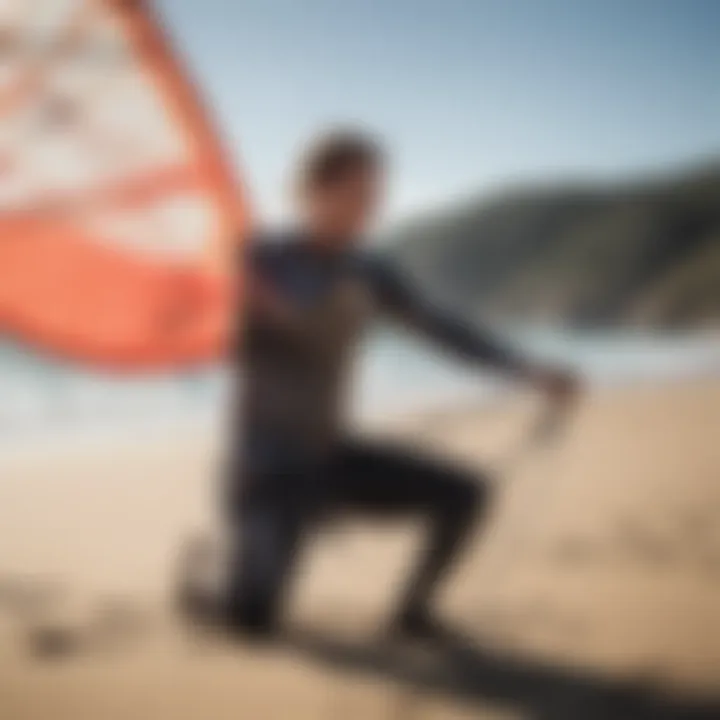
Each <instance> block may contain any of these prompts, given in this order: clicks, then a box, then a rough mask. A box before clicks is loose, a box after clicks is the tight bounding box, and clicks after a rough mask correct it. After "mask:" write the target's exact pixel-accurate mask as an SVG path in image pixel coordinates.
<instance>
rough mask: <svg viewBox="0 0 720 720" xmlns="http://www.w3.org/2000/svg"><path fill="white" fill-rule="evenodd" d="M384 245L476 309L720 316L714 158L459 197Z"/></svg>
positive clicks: (707, 319) (523, 318)
mask: <svg viewBox="0 0 720 720" xmlns="http://www.w3.org/2000/svg"><path fill="white" fill-rule="evenodd" d="M389 247H390V252H391V253H393V254H394V255H396V256H397V257H398V258H399V259H400V261H401V262H402V264H403V265H405V266H406V267H407V268H408V269H409V270H410V271H411V272H412V273H413V274H415V275H417V276H419V278H420V279H421V280H422V281H423V282H424V283H425V284H426V285H427V286H429V287H430V289H431V291H432V292H433V293H434V294H435V295H437V296H439V297H441V298H442V299H443V300H444V301H445V302H450V303H451V304H453V305H455V306H457V307H460V308H462V309H463V310H464V311H465V312H466V313H469V314H471V315H473V316H475V317H478V318H480V317H482V318H486V319H488V318H489V319H495V318H501V319H512V320H515V321H520V322H545V321H548V320H551V321H556V320H559V321H562V322H564V323H567V324H571V325H579V326H642V327H687V326H693V327H697V326H706V325H720V164H717V165H714V166H709V167H706V168H702V169H698V170H695V171H693V172H687V173H682V174H680V173H678V174H677V175H676V176H674V177H665V178H655V179H652V180H646V181H638V182H634V183H627V184H625V185H624V186H618V187H610V186H601V185H597V186H593V185H590V184H584V185H582V186H580V185H577V184H576V185H572V186H570V185H568V186H558V187H554V188H542V189H534V188H525V189H521V190H517V191H514V192H507V193H505V194H503V195H501V196H498V197H495V198H493V199H490V200H488V199H483V198H480V199H478V200H471V201H467V202H465V203H463V204H462V205H460V206H457V207H454V208H450V209H448V210H447V211H445V212H442V213H438V214H435V215H430V216H427V217H422V218H418V219H416V220H414V221H412V222H410V223H406V224H405V225H403V226H402V227H400V228H397V229H396V230H395V231H394V232H393V233H392V234H391V236H390V238H389Z"/></svg>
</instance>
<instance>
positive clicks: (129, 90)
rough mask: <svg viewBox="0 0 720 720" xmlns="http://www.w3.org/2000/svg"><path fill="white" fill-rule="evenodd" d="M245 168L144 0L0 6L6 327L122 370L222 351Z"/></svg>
mask: <svg viewBox="0 0 720 720" xmlns="http://www.w3.org/2000/svg"><path fill="white" fill-rule="evenodd" d="M246 224H247V214H246V212H245V207H244V205H243V202H242V196H241V192H240V188H239V185H238V183H237V182H236V180H235V178H234V177H233V174H232V172H231V170H230V169H229V167H228V164H227V162H226V159H225V154H224V153H223V150H222V148H221V147H220V144H219V142H218V140H217V137H216V134H215V133H214V131H213V129H212V127H211V125H210V123H209V122H208V119H207V116H206V115H205V113H204V112H203V110H202V107H201V104H200V102H199V100H198V98H197V96H196V94H195V92H194V91H193V88H192V87H191V85H190V83H189V81H188V80H187V78H186V77H185V75H184V73H183V72H182V70H181V68H180V66H179V64H178V62H177V60H176V57H175V55H174V53H173V52H172V50H171V49H170V46H169V44H168V42H167V40H166V39H165V37H164V35H163V32H162V30H161V28H160V25H159V24H158V22H157V21H156V20H155V19H154V18H153V16H152V14H151V12H150V10H149V8H148V6H147V4H146V3H144V2H138V1H137V0H136V1H128V0H125V1H124V2H123V1H121V0H115V1H111V0H71V1H69V2H68V1H65V2H57V0H4V2H3V3H2V6H0V333H5V334H12V335H15V336H17V337H19V338H21V339H22V340H23V341H24V342H26V343H30V344H32V345H34V346H36V347H38V348H40V349H41V350H43V351H45V352H48V353H52V354H55V355H61V356H64V357H69V358H72V359H74V360H77V361H81V362H84V363H87V364H90V365H95V366H104V367H112V368H119V369H123V370H126V371H132V370H136V369H137V370H139V369H145V368H149V367H158V368H161V367H168V368H169V367H176V366H181V365H187V364H191V363H198V362H203V361H208V360H212V359H215V358H218V357H219V356H220V355H221V354H222V352H223V348H224V345H225V340H226V336H227V329H228V317H229V309H230V282H229V279H230V274H229V269H230V267H231V263H230V258H231V250H232V248H233V245H234V244H235V243H236V242H237V240H238V238H240V237H241V236H242V234H243V233H244V231H245V229H246Z"/></svg>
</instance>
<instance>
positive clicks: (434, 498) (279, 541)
mask: <svg viewBox="0 0 720 720" xmlns="http://www.w3.org/2000/svg"><path fill="white" fill-rule="evenodd" d="M246 263H247V266H246V268H245V272H246V273H247V274H248V275H249V276H250V277H251V278H255V279H257V280H259V281H261V282H262V283H263V284H264V285H265V286H266V287H268V288H271V289H272V291H273V292H274V293H275V295H276V296H277V297H278V298H279V299H281V300H282V301H283V302H284V303H285V304H286V305H287V306H288V307H290V308H292V309H293V312H294V322H293V323H292V325H290V326H289V325H284V324H282V323H278V322H276V320H275V319H273V318H272V317H270V316H269V315H267V314H266V313H265V312H264V311H263V309H262V306H261V305H260V304H259V303H258V304H257V305H256V304H255V302H254V300H253V295H252V293H250V294H249V295H248V296H247V299H246V300H245V303H244V305H243V311H244V314H243V317H242V318H241V324H242V327H243V331H242V337H241V338H239V340H240V342H239V343H238V358H237V361H238V365H239V368H240V371H241V373H242V375H243V383H242V387H243V392H242V397H241V399H240V400H239V402H238V410H239V413H238V416H237V423H238V428H237V434H236V435H235V438H234V440H236V441H238V442H237V443H236V444H235V443H234V447H233V456H232V458H231V460H232V461H231V465H230V468H231V469H230V472H229V475H230V477H229V478H228V480H229V483H230V490H231V494H230V497H229V504H230V506H231V511H232V512H231V517H232V518H233V527H234V530H235V532H236V537H237V540H238V542H237V544H236V554H235V556H234V559H233V562H232V568H231V582H230V585H229V587H228V597H227V601H228V604H229V608H230V611H231V614H232V615H233V616H234V617H235V619H236V620H237V622H238V623H240V624H243V623H244V624H246V625H248V624H252V623H256V624H257V623H261V624H262V623H271V622H272V621H273V620H274V618H275V615H276V614H277V611H278V606H279V602H280V600H281V599H282V596H283V593H282V589H283V587H284V585H285V580H286V579H287V576H288V571H289V570H290V568H291V565H292V560H293V557H294V554H295V551H296V549H297V547H298V540H299V539H300V537H301V535H302V534H303V532H304V531H305V530H307V529H308V526H309V525H311V524H312V521H313V520H314V519H315V518H316V517H317V515H318V513H322V512H333V511H337V510H353V511H365V512H369V513H372V514H378V513H383V514H387V513H393V514H400V513H416V514H419V515H426V516H427V517H428V518H429V519H430V521H431V542H430V547H429V550H428V552H427V553H426V555H425V557H424V558H423V559H422V561H421V562H420V564H419V567H418V569H417V571H416V572H415V573H414V575H413V577H412V578H411V582H410V586H409V589H408V592H407V596H406V597H405V606H404V607H405V610H406V611H412V610H413V609H416V608H419V607H421V606H422V605H424V603H425V602H426V601H427V600H428V598H429V595H430V592H431V590H432V589H433V587H434V585H435V583H436V581H437V579H438V578H439V576H440V574H441V572H442V571H443V569H444V568H445V567H446V566H447V565H448V564H449V561H450V560H451V559H452V557H453V556H454V554H455V552H456V550H457V548H458V547H459V545H460V543H461V541H462V540H463V539H464V538H465V537H466V536H467V534H468V531H469V529H470V528H471V527H472V526H473V524H474V523H473V521H474V520H475V519H476V517H477V515H478V511H479V509H481V508H483V507H484V506H485V505H486V503H485V502H484V496H485V493H486V491H487V485H486V483H484V482H483V481H482V479H481V478H475V477H471V476H469V475H468V474H467V473H466V472H464V471H461V470H458V469H456V468H453V467H448V466H447V465H446V464H444V463H440V462H438V461H436V460H435V459H430V458H420V457H419V456H418V455H417V453H415V452H411V451H409V450H407V449H405V450H403V449H402V448H397V447H396V446H393V447H390V446H386V445H380V444H377V443H370V442H368V441H360V440H359V439H356V438H353V437H350V436H349V435H348V434H347V433H346V432H345V427H344V412H345V402H346V391H347V380H348V376H349V372H350V370H351V364H352V360H353V358H354V357H355V356H356V354H357V353H356V349H357V346H358V343H359V342H360V341H361V340H362V338H363V334H364V332H365V331H366V330H367V329H368V327H369V325H370V323H371V322H372V321H374V320H376V319H378V318H388V319H395V320H397V321H399V322H402V323H403V324H404V325H405V326H407V327H410V328H412V329H414V330H416V331H418V332H420V333H422V334H423V335H424V336H425V337H427V338H428V339H429V340H431V341H433V342H435V343H437V344H439V345H441V346H442V347H444V348H446V349H447V350H450V351H452V352H454V353H456V354H457V355H459V356H460V357H461V358H463V359H465V360H470V361H476V362H478V363H482V364H483V365H486V366H490V367H491V368H493V367H494V368H496V369H498V370H502V371H505V372H509V373H513V372H520V371H521V370H522V362H521V361H520V360H519V359H518V358H517V357H516V356H515V355H514V354H513V353H512V352H511V351H509V350H507V349H505V348H503V347H502V346H501V345H500V344H499V343H497V342H496V341H495V340H494V339H492V338H491V337H489V336H488V335H487V334H486V333H484V332H479V331H477V330H476V329H474V328H471V327H469V326H467V325H466V324H464V323H462V322H459V321H457V320H455V319H453V318H452V317H450V316H448V315H446V314H445V313H443V312H441V311H439V310H438V309H437V308H436V306H435V305H434V304H433V303H430V302H428V301H426V300H425V299H424V298H423V297H422V294H420V293H418V292H417V291H416V289H415V288H414V286H413V284H412V283H411V282H409V281H408V280H407V279H406V278H405V277H403V275H402V274H401V273H400V271H399V270H397V269H396V268H394V267H393V266H392V265H391V264H389V263H388V262H387V261H384V260H381V259H379V258H378V257H375V256H372V255H370V254H362V253H356V252H354V251H350V252H345V251H342V252H335V251H332V250H327V249H325V248H324V247H323V246H322V245H321V244H320V243H317V242H313V239H312V238H311V237H308V236H306V235H304V234H303V233H301V232H290V233H286V234H285V235H275V236H272V235H271V236H263V237H258V238H256V239H255V240H254V241H253V242H252V243H251V245H250V248H249V252H248V254H247V256H246Z"/></svg>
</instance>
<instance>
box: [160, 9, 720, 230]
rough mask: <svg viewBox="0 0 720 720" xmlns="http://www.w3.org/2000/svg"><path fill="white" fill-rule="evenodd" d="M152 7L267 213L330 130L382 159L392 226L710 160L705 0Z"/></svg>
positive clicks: (712, 67) (717, 28) (711, 97)
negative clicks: (381, 147)
mask: <svg viewBox="0 0 720 720" xmlns="http://www.w3.org/2000/svg"><path fill="white" fill-rule="evenodd" d="M157 4H158V5H159V9H160V12H161V13H162V16H163V18H164V20H165V22H166V24H167V27H168V29H169V31H170V33H171V35H172V36H173V38H174V39H175V42H176V44H177V46H178V47H179V48H181V49H182V50H183V52H184V56H185V60H186V62H187V63H188V64H189V67H190V69H191V71H192V75H193V76H194V77H195V79H196V80H197V81H198V83H199V85H200V87H201V89H202V93H203V95H204V97H205V98H206V100H208V102H209V103H210V105H211V107H212V109H213V111H214V114H215V117H216V122H217V124H218V126H219V128H220V129H221V132H222V135H223V136H224V138H225V140H226V143H227V145H228V147H229V148H230V150H231V151H232V153H233V154H234V158H235V161H236V163H237V165H238V167H239V168H240V170H241V172H242V175H243V177H244V179H245V181H246V183H247V185H248V187H249V192H250V195H251V198H252V201H253V202H254V204H255V205H256V207H257V208H258V209H259V211H260V214H261V215H262V216H264V217H267V218H276V217H281V216H282V215H283V213H284V210H285V208H286V207H287V195H288V193H287V187H288V178H289V172H290V170H291V167H292V161H293V158H294V157H295V156H296V155H297V152H298V150H299V149H300V148H301V147H302V144H303V143H304V142H305V141H307V139H308V138H309V137H311V136H312V135H313V134H315V133H316V132H317V131H319V130H321V129H323V128H325V127H328V126H332V125H336V124H343V125H346V124H351V123H352V124H355V123H359V124H362V125H363V126H367V127H368V128H370V129H372V130H373V131H374V132H376V133H378V134H379V135H380V136H381V137H382V138H383V139H384V141H385V143H386V145H387V146H388V147H389V149H390V151H391V155H392V158H393V169H394V173H393V188H394V189H393V193H392V197H391V201H390V203H389V207H388V219H389V220H393V219H397V218H401V217H404V216H407V215H409V214H412V213H413V212H415V211H417V210H418V209H421V208H426V207H428V206H441V205H443V204H444V203H447V202H448V201H450V200H451V199H453V198H456V197H458V196H466V195H468V194H473V193H485V192H492V191H493V190H494V189H495V188H497V187H498V186H504V185H508V184H512V183H513V182H517V181H530V182H534V181H545V180H547V179H553V178H563V177H578V176H581V177H602V178H607V177H610V178H611V177H620V176H623V175H627V174H629V173H638V172H640V173H642V172H647V171H652V170H655V169H663V168H666V167H667V168H672V167H675V166H681V167H682V166H684V165H686V164H691V163H692V162H694V161H697V160H706V159H707V158H708V157H709V156H711V155H714V154H720V42H718V41H717V39H718V37H720V2H719V1H716V0H235V1H229V0H162V1H161V2H158V3H157Z"/></svg>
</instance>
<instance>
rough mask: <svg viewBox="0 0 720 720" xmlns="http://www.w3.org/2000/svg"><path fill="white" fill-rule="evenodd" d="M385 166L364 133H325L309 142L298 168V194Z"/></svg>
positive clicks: (374, 143) (375, 144)
mask: <svg viewBox="0 0 720 720" xmlns="http://www.w3.org/2000/svg"><path fill="white" fill-rule="evenodd" d="M384 163H385V153H384V151H383V149H382V147H381V146H380V143H379V142H378V141H377V140H376V139H375V138H373V137H371V136H370V135H369V134H368V133H365V132H363V131H359V130H352V129H342V130H331V131H328V132H325V133H323V134H321V135H319V136H318V137H316V138H315V140H314V141H312V142H311V143H310V144H309V145H308V147H307V149H306V151H305V153H304V155H303V157H302V159H301V161H300V164H299V167H298V171H297V177H296V181H297V187H298V190H300V192H303V193H304V192H308V191H312V190H318V189H323V188H326V187H328V186H330V185H333V184H334V183H336V182H338V181H339V180H342V179H343V178H344V177H345V176H346V175H347V174H348V173H352V172H355V171H357V170H364V169H376V168H380V167H382V165H384Z"/></svg>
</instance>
